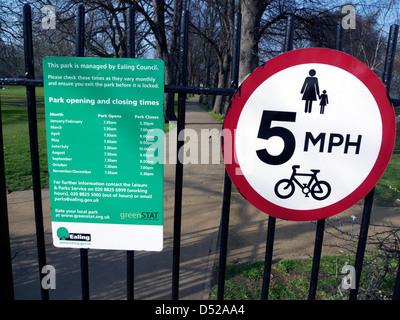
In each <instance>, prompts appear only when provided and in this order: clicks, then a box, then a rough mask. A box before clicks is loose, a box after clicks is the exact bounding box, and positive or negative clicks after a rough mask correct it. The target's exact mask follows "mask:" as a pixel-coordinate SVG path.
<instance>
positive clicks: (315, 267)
mask: <svg viewBox="0 0 400 320" xmlns="http://www.w3.org/2000/svg"><path fill="white" fill-rule="evenodd" d="M335 49H336V50H338V51H343V28H342V23H341V21H339V22H338V23H337V25H336V38H335ZM324 230H325V219H321V220H318V221H317V230H316V234H315V244H314V255H313V263H312V268H311V279H310V288H309V291H308V300H315V297H316V293H317V285H318V275H319V266H320V263H321V252H322V244H323V240H324Z"/></svg>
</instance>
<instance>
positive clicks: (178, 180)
mask: <svg viewBox="0 0 400 320" xmlns="http://www.w3.org/2000/svg"><path fill="white" fill-rule="evenodd" d="M188 33H189V12H188V11H186V10H184V11H182V17H181V27H180V36H179V39H180V43H179V84H180V85H182V86H186V82H187V80H186V76H187V56H188ZM185 109H186V93H179V94H178V124H177V130H178V135H177V149H176V150H177V154H176V156H177V159H176V169H175V170H176V171H175V208H174V240H173V252H172V259H173V261H172V299H173V300H178V298H179V264H180V254H181V251H180V250H181V248H180V247H181V224H182V189H183V163H182V162H181V160H182V157H181V156H180V153H183V148H182V146H183V143H184V141H183V139H179V134H180V133H181V132H182V130H184V129H185V112H186V110H185ZM180 140H181V141H180ZM182 155H183V154H182Z"/></svg>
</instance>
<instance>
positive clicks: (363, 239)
mask: <svg viewBox="0 0 400 320" xmlns="http://www.w3.org/2000/svg"><path fill="white" fill-rule="evenodd" d="M398 33H399V26H398V25H392V26H391V27H390V33H389V39H388V45H387V51H386V59H385V67H384V70H383V74H382V82H383V84H384V85H385V87H386V90H387V93H388V95H389V91H390V83H391V78H392V71H393V64H394V58H395V55H396V46H397V37H398ZM374 193H375V187H374V188H373V189H372V190H371V191H370V192H369V193H368V194H367V196H366V197H365V200H364V209H363V217H362V220H361V227H360V235H359V238H358V245H357V253H356V260H355V264H354V268H355V271H356V274H355V277H356V279H355V281H356V286H355V289H351V290H350V297H349V299H350V300H356V299H357V295H358V290H359V285H360V278H361V271H362V265H363V261H364V253H365V248H366V245H367V237H368V229H369V223H370V219H371V212H372V204H373V200H374Z"/></svg>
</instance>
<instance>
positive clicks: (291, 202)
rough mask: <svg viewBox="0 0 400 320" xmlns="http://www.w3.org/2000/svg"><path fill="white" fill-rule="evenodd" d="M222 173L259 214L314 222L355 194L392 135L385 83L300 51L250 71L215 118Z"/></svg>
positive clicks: (344, 63) (374, 176) (341, 57)
mask: <svg viewBox="0 0 400 320" xmlns="http://www.w3.org/2000/svg"><path fill="white" fill-rule="evenodd" d="M223 137H224V142H223V152H224V162H225V165H226V169H227V172H228V174H229V176H230V178H231V180H232V182H233V183H234V185H235V186H236V188H237V189H238V190H239V192H240V193H241V194H242V195H243V196H244V197H245V198H246V199H247V200H248V201H249V202H250V203H252V204H253V205H254V206H255V207H257V208H258V209H260V210H261V211H263V212H265V213H267V214H270V215H272V216H275V217H277V218H283V219H287V220H298V221H305V220H317V219H322V218H326V217H329V216H332V215H334V214H337V213H340V212H342V211H344V210H345V209H347V208H349V207H350V206H352V205H354V204H355V203H357V202H358V201H359V200H361V199H362V198H363V197H364V196H365V195H366V194H367V193H368V192H369V191H370V190H371V189H372V188H373V187H374V186H375V184H376V183H377V182H378V180H379V179H380V177H381V176H382V174H383V172H384V171H385V169H386V166H387V164H388V162H389V160H390V157H391V154H392V151H393V147H394V141H395V115H394V110H393V108H392V106H391V105H390V103H389V101H388V98H387V94H386V88H385V87H384V85H383V84H382V82H381V81H380V79H379V78H378V77H377V76H376V75H375V73H374V72H372V71H371V70H370V69H369V68H368V67H367V66H366V65H364V64H363V63H362V62H360V61H359V60H357V59H355V58H353V57H351V56H349V55H347V54H345V53H342V52H338V51H335V50H330V49H321V48H311V49H300V50H295V51H291V52H288V53H285V54H282V55H280V56H278V57H276V58H274V59H271V60H270V61H268V62H267V63H266V64H265V65H264V66H262V67H259V68H258V69H256V70H255V71H254V72H253V73H252V74H250V75H249V76H248V77H247V78H246V80H245V81H244V82H243V83H242V85H241V87H240V88H239V90H237V92H236V94H235V96H234V97H233V99H232V103H231V107H230V108H229V110H228V113H227V115H226V117H225V121H224V130H223Z"/></svg>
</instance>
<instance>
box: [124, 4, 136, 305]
mask: <svg viewBox="0 0 400 320" xmlns="http://www.w3.org/2000/svg"><path fill="white" fill-rule="evenodd" d="M126 51H127V56H128V58H135V10H134V8H132V7H129V11H128V30H127V44H126ZM134 257H135V251H133V250H128V251H127V252H126V290H127V293H126V295H127V296H126V298H127V300H133V298H134V275H135V261H134Z"/></svg>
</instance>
